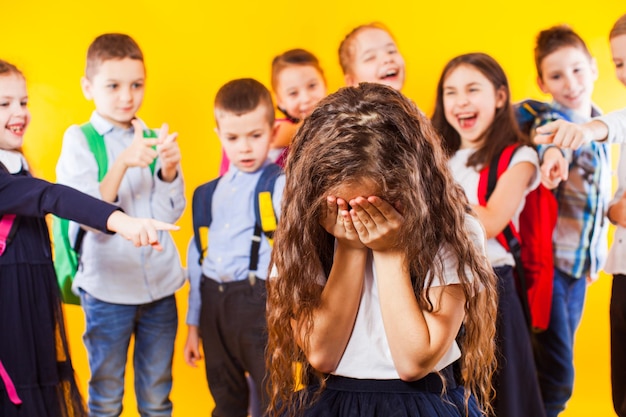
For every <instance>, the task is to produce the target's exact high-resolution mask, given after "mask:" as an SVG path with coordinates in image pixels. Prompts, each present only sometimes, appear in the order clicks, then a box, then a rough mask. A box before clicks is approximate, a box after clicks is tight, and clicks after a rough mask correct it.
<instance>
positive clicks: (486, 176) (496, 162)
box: [478, 144, 531, 328]
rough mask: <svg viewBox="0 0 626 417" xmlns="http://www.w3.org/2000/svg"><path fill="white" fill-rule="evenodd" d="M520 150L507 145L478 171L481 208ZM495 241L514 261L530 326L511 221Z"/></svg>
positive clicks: (518, 240) (518, 242) (519, 251)
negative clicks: (487, 164)
mask: <svg viewBox="0 0 626 417" xmlns="http://www.w3.org/2000/svg"><path fill="white" fill-rule="evenodd" d="M519 148H520V145H518V144H513V145H509V146H507V147H506V148H504V150H503V151H502V152H501V153H500V154H499V155H496V156H494V158H493V160H492V161H491V163H490V164H489V166H487V167H485V168H483V169H482V170H481V171H480V179H479V181H478V201H479V203H480V205H481V206H486V205H487V201H489V198H490V197H491V194H492V193H493V191H494V190H495V188H496V184H497V182H498V178H500V176H501V175H502V174H503V173H504V172H505V171H506V170H507V168H508V167H509V164H510V163H511V159H513V155H514V154H515V152H516V151H517V150H518V149H519ZM496 240H497V241H498V242H499V243H500V244H501V245H502V246H503V247H504V248H505V249H506V250H507V251H508V252H509V253H510V254H511V255H513V259H514V260H515V272H516V274H517V281H518V283H519V285H520V291H519V292H518V293H519V296H520V301H521V303H522V310H523V312H524V317H525V318H526V324H527V325H528V326H529V328H530V326H531V316H530V307H529V304H528V293H527V285H526V278H525V273H524V265H523V263H522V240H521V238H520V235H519V232H518V230H517V229H516V227H515V225H514V224H513V221H512V220H511V221H509V224H507V225H506V227H505V228H504V229H503V230H502V232H500V233H499V234H498V235H497V236H496Z"/></svg>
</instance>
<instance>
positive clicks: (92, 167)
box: [57, 112, 185, 304]
mask: <svg viewBox="0 0 626 417" xmlns="http://www.w3.org/2000/svg"><path fill="white" fill-rule="evenodd" d="M90 122H91V124H92V125H93V127H94V128H95V129H96V131H97V132H98V133H99V134H101V135H103V136H104V142H105V146H106V152H107V158H108V163H109V166H110V165H111V164H112V163H113V161H115V159H116V158H118V157H119V155H120V154H121V153H122V152H123V151H124V150H125V149H126V148H127V147H128V146H129V145H130V144H131V142H132V140H133V134H134V130H133V128H130V129H122V128H119V127H115V126H114V125H112V124H111V123H109V122H108V121H106V120H105V119H103V118H102V117H101V116H100V115H98V114H97V113H95V112H94V113H93V115H92V116H91V119H90ZM141 123H142V125H143V126H145V125H144V124H143V122H141ZM144 128H145V127H144ZM159 170H160V161H159V160H158V159H157V163H156V167H155V171H154V174H152V171H151V170H150V168H149V167H147V168H139V167H132V168H128V169H127V170H126V173H125V174H124V178H123V180H122V182H121V184H120V187H119V190H118V195H117V201H114V202H113V203H114V204H117V205H119V206H120V207H121V208H122V209H123V210H124V211H125V212H126V214H128V215H130V216H135V217H151V218H156V219H159V220H162V221H165V222H169V223H174V222H176V221H177V220H178V219H179V218H180V216H181V214H182V212H183V210H184V208H185V196H184V186H183V178H182V174H181V171H180V169H179V170H178V173H177V176H176V178H175V179H174V181H172V182H171V183H167V182H164V181H162V180H161V179H160V178H159V175H158V172H159ZM57 181H58V182H59V183H61V184H65V185H69V186H70V187H73V188H76V189H78V190H80V191H82V192H85V193H87V194H90V195H92V196H94V197H97V198H101V195H100V189H99V187H100V185H99V183H98V164H97V162H96V159H95V157H94V155H93V153H92V152H91V150H90V149H89V146H88V144H87V140H86V139H85V136H84V134H83V132H82V130H81V129H80V127H79V126H77V125H74V126H71V127H70V128H68V129H67V131H66V132H65V136H64V138H63V147H62V150H61V156H60V157H59V161H58V163H57ZM77 230H78V225H76V224H72V225H71V226H70V236H75V235H76V232H77ZM158 233H159V242H160V243H161V245H162V246H163V251H162V252H157V251H156V250H154V249H153V248H152V247H150V246H146V247H141V248H136V247H135V246H134V245H133V243H132V242H130V241H128V240H126V239H124V238H123V237H122V236H119V235H105V234H102V233H95V232H88V233H87V234H86V235H85V238H84V240H83V244H82V254H81V266H80V267H79V271H78V272H77V274H76V277H75V279H74V285H73V289H74V291H77V289H78V288H82V289H84V290H85V291H87V292H88V293H89V294H91V295H93V296H94V297H96V298H98V299H100V300H102V301H106V302H110V303H116V304H144V303H148V302H151V301H154V300H159V299H161V298H164V297H166V296H169V295H172V294H173V293H174V292H175V291H176V290H177V289H178V288H180V287H181V286H182V285H183V284H184V281H185V278H184V273H183V270H182V268H181V265H180V259H179V256H178V251H177V249H176V246H175V245H174V242H173V240H172V238H171V236H170V234H169V232H166V231H159V232H158Z"/></svg>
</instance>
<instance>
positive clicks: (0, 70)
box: [0, 59, 24, 77]
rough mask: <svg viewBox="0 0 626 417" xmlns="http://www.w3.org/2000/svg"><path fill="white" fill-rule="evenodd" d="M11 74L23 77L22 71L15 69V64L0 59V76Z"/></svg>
mask: <svg viewBox="0 0 626 417" xmlns="http://www.w3.org/2000/svg"><path fill="white" fill-rule="evenodd" d="M11 74H15V75H20V76H22V77H24V74H22V71H20V70H19V69H17V67H16V66H15V65H13V64H11V63H10V62H7V61H5V60H3V59H0V76H1V75H11Z"/></svg>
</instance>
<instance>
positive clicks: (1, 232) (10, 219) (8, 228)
mask: <svg viewBox="0 0 626 417" xmlns="http://www.w3.org/2000/svg"><path fill="white" fill-rule="evenodd" d="M0 170H2V171H5V172H6V173H7V174H8V173H9V170H8V169H7V168H6V167H5V166H4V165H3V164H2V162H0ZM18 223H19V217H17V216H16V215H15V214H4V215H2V216H0V256H2V254H3V253H4V251H5V250H6V248H7V245H8V244H9V242H11V239H13V236H15V231H16V230H17V224H18Z"/></svg>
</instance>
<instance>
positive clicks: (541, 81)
mask: <svg viewBox="0 0 626 417" xmlns="http://www.w3.org/2000/svg"><path fill="white" fill-rule="evenodd" d="M537 85H538V86H539V89H540V90H541V92H542V93H544V94H548V90H547V89H546V86H545V84H544V83H543V80H542V79H541V75H538V76H537Z"/></svg>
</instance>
